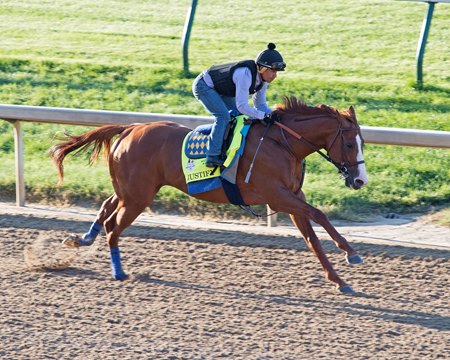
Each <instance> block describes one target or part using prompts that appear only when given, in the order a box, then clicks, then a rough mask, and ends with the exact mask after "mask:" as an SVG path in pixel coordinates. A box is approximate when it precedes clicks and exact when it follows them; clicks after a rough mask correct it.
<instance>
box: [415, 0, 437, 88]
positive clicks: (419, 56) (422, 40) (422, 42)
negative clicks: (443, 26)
mask: <svg viewBox="0 0 450 360" xmlns="http://www.w3.org/2000/svg"><path fill="white" fill-rule="evenodd" d="M434 5H435V3H434V2H428V9H427V11H426V13H425V18H424V19H423V23H422V29H421V31H420V37H419V43H418V44H417V52H416V60H417V87H418V88H419V89H421V88H422V86H423V72H422V65H423V55H424V53H425V46H426V44H427V38H428V32H429V31H430V25H431V19H432V18H433V11H434Z"/></svg>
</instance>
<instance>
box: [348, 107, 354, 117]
mask: <svg viewBox="0 0 450 360" xmlns="http://www.w3.org/2000/svg"><path fill="white" fill-rule="evenodd" d="M348 113H349V114H350V116H351V117H352V119H356V113H355V108H354V107H353V105H350V107H349V108H348Z"/></svg>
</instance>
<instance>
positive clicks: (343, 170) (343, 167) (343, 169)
mask: <svg viewBox="0 0 450 360" xmlns="http://www.w3.org/2000/svg"><path fill="white" fill-rule="evenodd" d="M274 124H275V125H277V126H278V127H279V128H280V130H281V133H282V134H283V130H284V131H286V132H287V133H289V134H290V135H292V136H293V137H294V138H296V139H297V140H299V141H301V142H303V143H304V144H306V145H307V146H309V147H310V148H311V149H312V150H314V152H316V153H318V154H319V155H320V156H322V157H323V158H324V159H325V160H327V161H328V162H330V163H332V164H333V165H334V166H335V167H336V168H337V169H338V171H339V173H340V174H341V175H342V176H343V177H344V178H345V179H346V178H348V177H349V172H348V168H349V167H353V166H358V165H360V164H364V160H360V161H357V162H355V163H346V162H342V163H338V162H336V161H334V160H333V159H332V158H331V157H329V156H328V155H327V154H325V153H324V152H323V151H321V150H320V149H319V148H318V147H317V146H315V145H314V144H312V143H311V142H309V141H308V140H306V139H305V138H304V137H303V136H302V135H300V134H299V133H297V132H296V131H294V130H292V129H291V128H290V127H288V126H286V125H284V124H282V123H281V122H279V121H275V122H274ZM344 130H345V129H343V128H342V127H339V129H338V131H337V133H336V136H335V137H334V140H333V142H332V143H331V146H330V149H331V148H332V147H333V145H334V143H335V141H336V139H337V137H338V136H339V135H341V136H342V132H343V131H344ZM283 138H284V139H285V140H286V142H287V139H286V137H285V136H284V135H283ZM288 147H289V143H288ZM291 152H292V150H291Z"/></svg>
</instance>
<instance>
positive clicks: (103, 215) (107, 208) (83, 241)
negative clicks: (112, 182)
mask: <svg viewBox="0 0 450 360" xmlns="http://www.w3.org/2000/svg"><path fill="white" fill-rule="evenodd" d="M118 202H119V201H118V198H117V196H116V194H113V195H111V196H110V197H109V198H108V199H106V200H105V201H104V202H103V204H102V207H101V208H100V210H99V211H98V213H97V217H96V218H95V220H94V222H93V223H92V225H91V227H90V228H89V231H88V232H87V233H85V234H83V236H82V237H81V238H72V237H71V238H68V239H65V240H64V241H63V244H64V245H67V246H69V247H79V246H90V245H92V244H93V243H94V241H95V239H96V238H97V236H98V234H99V233H100V231H101V229H102V226H103V223H104V222H105V220H106V219H107V218H108V217H109V216H111V214H112V213H113V211H114V210H115V209H116V207H117V204H118Z"/></svg>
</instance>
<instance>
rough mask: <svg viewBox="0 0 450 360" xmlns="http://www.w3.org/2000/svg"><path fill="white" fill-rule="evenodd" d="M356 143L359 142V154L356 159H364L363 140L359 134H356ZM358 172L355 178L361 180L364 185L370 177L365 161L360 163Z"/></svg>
mask: <svg viewBox="0 0 450 360" xmlns="http://www.w3.org/2000/svg"><path fill="white" fill-rule="evenodd" d="M356 143H357V144H358V156H357V157H356V160H357V161H362V160H364V156H363V153H362V141H361V138H360V136H359V135H356ZM358 172H359V173H358V177H357V178H356V179H355V180H361V181H362V182H363V183H364V185H367V183H368V182H369V178H368V177H367V172H366V165H365V164H364V163H362V164H359V165H358Z"/></svg>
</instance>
